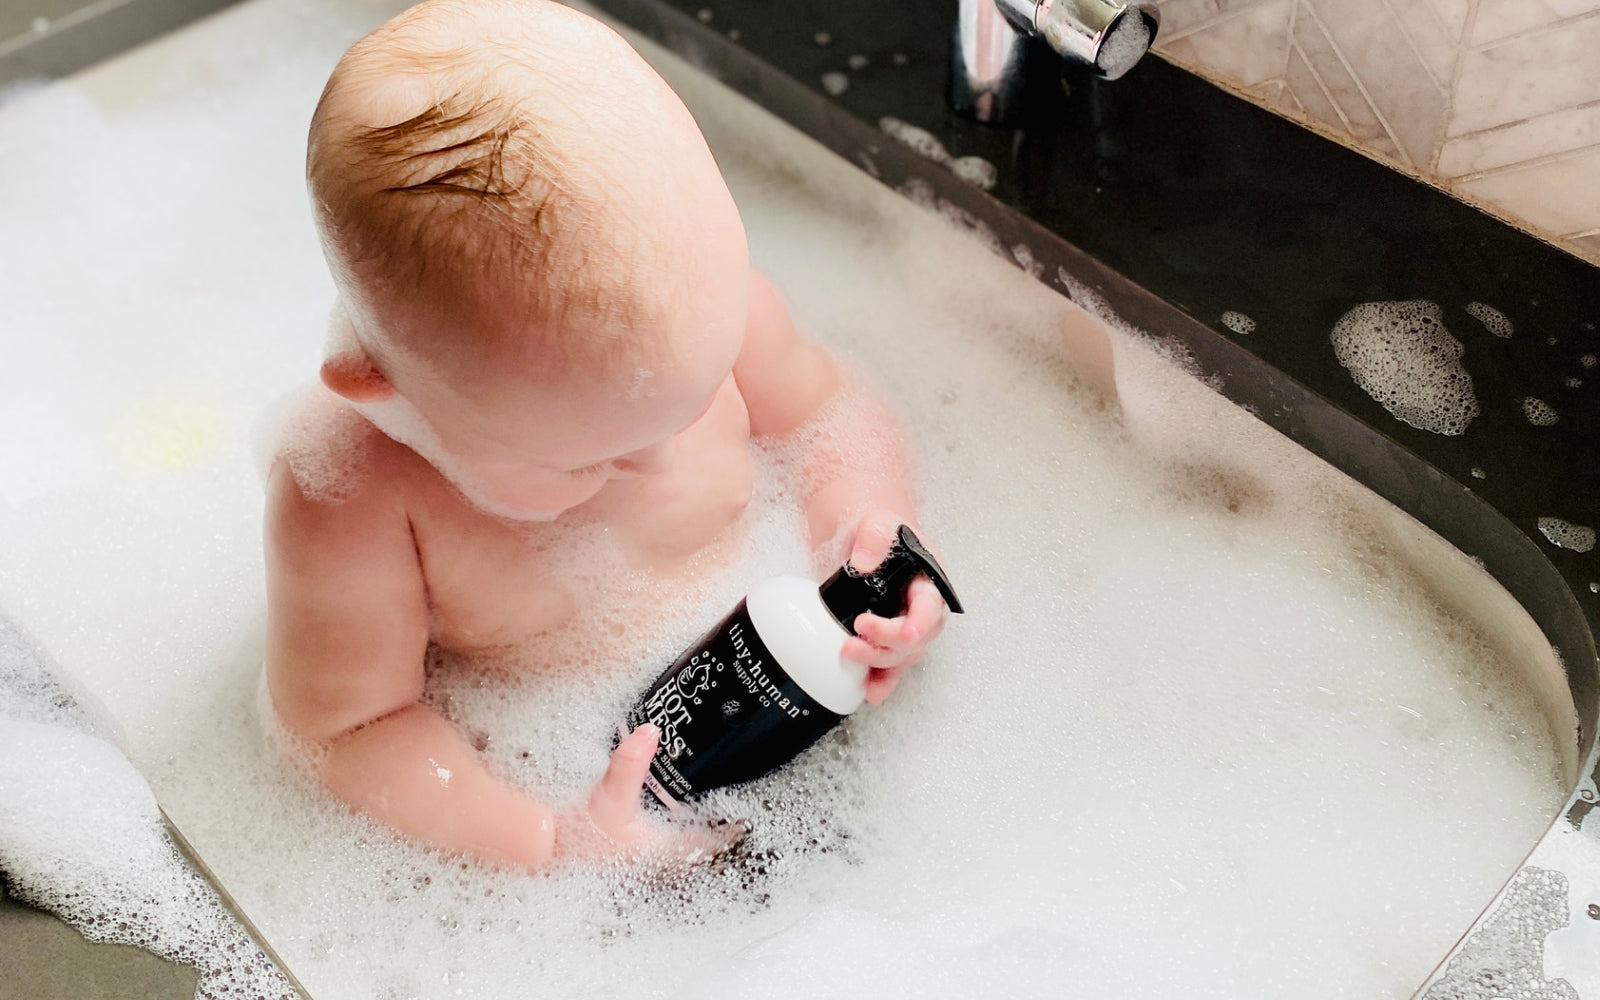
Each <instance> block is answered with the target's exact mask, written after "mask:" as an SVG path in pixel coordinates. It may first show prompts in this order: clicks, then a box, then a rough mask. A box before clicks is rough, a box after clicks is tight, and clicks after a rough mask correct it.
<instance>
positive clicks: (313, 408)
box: [262, 386, 418, 524]
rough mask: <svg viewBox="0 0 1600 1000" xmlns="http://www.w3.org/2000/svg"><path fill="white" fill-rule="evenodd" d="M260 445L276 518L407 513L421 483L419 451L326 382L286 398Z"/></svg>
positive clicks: (332, 519)
mask: <svg viewBox="0 0 1600 1000" xmlns="http://www.w3.org/2000/svg"><path fill="white" fill-rule="evenodd" d="M263 442H264V443H263V445H262V451H263V452H264V454H263V456H262V457H263V464H264V466H265V468H266V481H267V493H268V501H269V504H268V516H269V518H271V519H275V520H280V521H281V520H285V519H293V520H299V521H310V522H318V523H330V524H338V523H340V522H350V521H353V520H360V519H372V518H373V517H375V516H378V515H380V514H382V513H392V514H396V515H399V516H401V517H403V516H404V512H405V508H406V507H407V506H409V504H408V502H407V497H408V495H410V494H411V493H414V492H415V490H416V488H417V482H416V481H417V479H418V470H417V469H415V468H414V466H415V465H416V464H417V462H418V459H417V458H416V455H415V453H414V452H412V451H411V450H410V449H409V448H406V447H405V446H403V445H400V444H397V443H396V442H394V441H392V440H391V439H389V438H388V437H387V436H385V435H384V434H383V433H382V432H381V431H379V430H378V429H377V428H376V427H374V426H373V425H372V424H371V423H370V422H369V421H368V420H367V419H366V418H365V417H363V416H361V414H360V413H357V412H356V411H355V410H354V409H352V408H351V407H350V406H349V405H348V404H346V403H345V402H344V401H343V400H341V399H340V398H339V397H337V396H335V395H333V394H332V393H330V392H327V391H326V390H324V389H322V388H321V386H313V387H311V388H309V389H307V390H305V391H304V392H302V393H299V394H297V395H296V396H295V397H293V398H291V399H290V400H288V401H286V402H285V404H283V406H282V407H280V410H279V412H278V413H277V414H276V415H275V416H274V417H273V418H272V419H271V421H270V426H269V427H268V428H267V430H266V431H265V433H264V434H263Z"/></svg>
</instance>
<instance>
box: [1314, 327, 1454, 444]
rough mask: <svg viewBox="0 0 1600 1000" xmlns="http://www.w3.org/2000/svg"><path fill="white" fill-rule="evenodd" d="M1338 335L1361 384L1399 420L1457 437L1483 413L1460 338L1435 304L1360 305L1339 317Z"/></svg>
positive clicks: (1345, 361) (1342, 355)
mask: <svg viewBox="0 0 1600 1000" xmlns="http://www.w3.org/2000/svg"><path fill="white" fill-rule="evenodd" d="M1332 340H1333V350H1334V354H1335V355H1337V356H1338V358H1339V363H1340V364H1342V365H1344V367H1345V368H1346V369H1347V370H1348V371H1349V372H1350V375H1351V377H1352V378H1354V379H1355V380H1356V384H1357V385H1359V386H1361V388H1362V389H1363V390H1365V391H1366V393H1367V395H1369V396H1371V397H1372V398H1373V399H1375V400H1377V401H1378V403H1379V404H1380V405H1382V406H1383V408H1384V409H1385V410H1388V411H1389V413H1390V414H1391V415H1392V416H1394V417H1395V418H1396V419H1398V420H1401V421H1403V422H1405V423H1407V424H1410V425H1411V426H1412V427H1415V428H1417V429H1419V430H1425V431H1432V432H1433V433H1435V434H1446V435H1457V434H1464V433H1466V430H1467V425H1468V424H1470V423H1472V419H1473V418H1474V417H1476V416H1477V415H1478V397H1477V395H1476V394H1475V393H1474V392H1473V388H1472V375H1471V374H1470V373H1468V371H1467V369H1466V366H1465V365H1463V364H1462V363H1461V354H1462V350H1463V348H1462V345H1461V341H1459V340H1457V339H1456V338H1455V337H1453V336H1452V335H1451V334H1450V331H1449V330H1447V329H1446V328H1445V325H1444V313H1443V312H1442V311H1441V310H1440V309H1439V306H1438V305H1437V304H1436V303H1433V302H1428V301H1426V300H1423V299H1417V300H1413V301H1409V302H1365V303H1362V304H1361V305H1358V306H1356V307H1355V308H1353V309H1351V310H1350V311H1349V312H1347V313H1345V314H1344V315H1343V316H1342V317H1340V319H1339V322H1338V323H1336V324H1335V325H1334V328H1333V335H1332Z"/></svg>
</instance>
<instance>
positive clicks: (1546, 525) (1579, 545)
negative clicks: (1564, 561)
mask: <svg viewBox="0 0 1600 1000" xmlns="http://www.w3.org/2000/svg"><path fill="white" fill-rule="evenodd" d="M1539 533H1540V534H1542V535H1544V537H1545V538H1547V539H1549V540H1550V544H1551V545H1558V546H1560V547H1561V548H1563V549H1571V550H1572V551H1574V552H1588V551H1589V550H1590V549H1593V548H1594V542H1595V534H1594V529H1593V528H1591V527H1588V526H1587V525H1582V524H1573V523H1572V522H1571V521H1565V520H1562V519H1561V518H1559V517H1541V518H1539Z"/></svg>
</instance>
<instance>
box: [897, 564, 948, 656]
mask: <svg viewBox="0 0 1600 1000" xmlns="http://www.w3.org/2000/svg"><path fill="white" fill-rule="evenodd" d="M946 617H947V615H946V614H945V606H944V598H942V597H940V596H939V588H938V587H935V586H934V585H933V581H932V580H930V579H928V578H927V577H925V576H919V577H917V578H916V579H915V580H912V581H911V586H910V587H909V588H907V589H906V613H905V615H904V617H903V619H902V624H901V626H900V641H902V642H908V643H916V642H924V643H925V642H930V641H932V640H933V638H934V637H935V636H937V635H938V634H939V633H940V632H942V631H944V622H945V618H946Z"/></svg>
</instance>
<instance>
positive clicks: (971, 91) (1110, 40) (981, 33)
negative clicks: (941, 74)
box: [949, 0, 1161, 125]
mask: <svg viewBox="0 0 1600 1000" xmlns="http://www.w3.org/2000/svg"><path fill="white" fill-rule="evenodd" d="M1160 22H1161V15H1160V14H1159V13H1158V12H1157V10H1156V7H1155V4H1153V3H1132V2H1129V0H960V6H959V8H958V10H957V12H956V28H955V38H954V41H953V43H952V48H951V55H950V89H949V98H950V106H951V107H952V108H954V109H955V110H956V111H958V112H960V113H961V114H964V115H966V116H968V117H970V118H975V119H977V120H978V121H980V122H985V123H987V124H990V125H1006V124H1010V123H1011V122H1013V121H1015V120H1016V118H1017V116H1018V113H1019V112H1020V111H1021V101H1022V90H1023V81H1024V79H1025V78H1026V68H1027V67H1026V62H1027V58H1028V53H1029V51H1030V50H1032V49H1034V48H1036V46H1034V45H1032V44H1030V39H1032V38H1034V37H1038V38H1042V39H1044V41H1045V42H1046V43H1048V44H1049V46H1050V47H1051V48H1052V49H1054V50H1055V51H1056V52H1058V53H1060V54H1061V56H1063V57H1064V58H1066V59H1069V60H1072V61H1074V62H1078V63H1082V64H1084V65H1086V66H1088V67H1090V69H1091V70H1092V71H1093V72H1094V73H1095V74H1096V75H1098V76H1102V77H1105V78H1106V79H1108V80H1115V79H1117V78H1118V77H1120V76H1122V75H1123V74H1124V73H1126V72H1128V70H1130V69H1132V68H1133V66H1134V64H1135V63H1137V62H1138V61H1139V60H1140V59H1141V58H1142V57H1143V56H1144V54H1145V52H1146V51H1148V50H1149V48H1150V45H1151V43H1153V42H1154V41H1155V39H1156V28H1157V26H1158V25H1159V24H1160Z"/></svg>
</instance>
